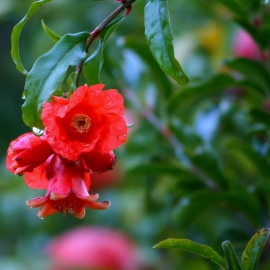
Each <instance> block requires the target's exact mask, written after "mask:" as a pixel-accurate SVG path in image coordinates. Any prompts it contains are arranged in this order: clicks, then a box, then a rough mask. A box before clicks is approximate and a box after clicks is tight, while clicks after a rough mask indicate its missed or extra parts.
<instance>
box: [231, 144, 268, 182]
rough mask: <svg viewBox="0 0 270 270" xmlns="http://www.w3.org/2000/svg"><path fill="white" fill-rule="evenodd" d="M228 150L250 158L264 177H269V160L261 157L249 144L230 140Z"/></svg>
mask: <svg viewBox="0 0 270 270" xmlns="http://www.w3.org/2000/svg"><path fill="white" fill-rule="evenodd" d="M226 148H227V149H228V150H231V151H234V152H236V153H240V154H242V155H243V156H244V157H246V158H248V159H249V160H250V161H251V162H252V163H253V164H254V165H255V168H256V169H257V171H258V172H259V173H260V174H261V175H262V176H265V177H268V175H269V162H268V160H267V158H266V157H263V156H261V155H259V154H258V152H256V151H255V150H254V149H253V147H252V146H251V145H250V144H249V143H247V142H244V141H241V140H239V139H230V140H228V141H227V142H226Z"/></svg>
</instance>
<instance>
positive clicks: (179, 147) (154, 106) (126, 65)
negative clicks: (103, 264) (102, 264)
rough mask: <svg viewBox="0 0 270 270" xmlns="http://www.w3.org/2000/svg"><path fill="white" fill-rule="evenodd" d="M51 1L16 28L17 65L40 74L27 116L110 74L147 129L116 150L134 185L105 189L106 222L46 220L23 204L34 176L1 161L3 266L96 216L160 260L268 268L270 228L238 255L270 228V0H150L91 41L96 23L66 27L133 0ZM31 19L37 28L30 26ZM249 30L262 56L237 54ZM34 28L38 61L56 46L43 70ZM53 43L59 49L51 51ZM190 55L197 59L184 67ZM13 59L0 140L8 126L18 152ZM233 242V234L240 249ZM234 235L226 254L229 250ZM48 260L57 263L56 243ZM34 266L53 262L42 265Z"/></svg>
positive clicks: (125, 180) (151, 263) (29, 92)
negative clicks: (241, 34) (11, 170)
mask: <svg viewBox="0 0 270 270" xmlns="http://www.w3.org/2000/svg"><path fill="white" fill-rule="evenodd" d="M26 2H27V1H10V3H12V4H10V5H11V6H12V5H13V8H12V10H11V11H12V12H11V11H10V13H7V16H3V18H2V24H3V27H4V22H5V21H6V22H9V20H10V19H9V20H8V18H15V19H16V18H17V17H18V18H21V17H22V16H23V15H22V11H23V10H26V9H27V7H26V6H27V3H26ZM48 2H49V1H36V2H34V3H33V4H32V5H31V7H30V8H29V10H28V11H27V14H26V16H25V17H24V18H23V20H22V21H21V22H20V23H18V24H17V25H16V26H15V27H14V30H13V32H12V58H13V61H14V62H15V65H16V67H17V69H18V70H19V71H20V72H21V73H23V74H24V75H28V76H27V79H26V83H25V87H24V89H25V91H24V97H25V101H24V104H23V108H22V109H23V119H24V121H25V123H26V124H27V125H28V126H29V127H31V128H32V127H37V128H39V129H42V128H43V125H42V122H41V120H40V114H41V111H42V104H43V103H44V102H46V101H50V97H51V95H58V96H63V95H64V96H65V97H67V98H69V97H70V95H71V94H72V93H73V91H75V90H76V88H77V87H78V86H79V85H80V84H84V83H85V82H86V83H87V84H95V83H100V82H101V83H104V84H106V89H109V88H116V89H118V91H119V92H120V93H122V94H123V96H124V99H125V106H126V108H127V113H131V116H132V119H131V120H128V121H127V122H128V123H130V122H131V123H134V125H133V127H131V128H130V129H129V136H128V141H127V142H126V143H125V146H124V147H123V148H121V149H119V150H118V151H117V153H116V154H117V165H116V166H119V167H117V169H119V171H120V173H119V175H117V177H116V178H117V180H114V181H118V180H119V179H121V180H122V181H121V182H117V184H111V186H109V188H107V189H105V190H101V192H100V193H101V198H102V199H107V197H108V198H109V199H110V200H111V201H112V207H111V208H110V209H109V210H108V211H107V212H106V214H105V217H106V219H104V213H96V212H94V211H91V212H89V213H87V215H86V218H85V219H84V220H80V221H77V220H74V219H72V218H68V219H66V218H65V219H63V217H62V216H61V215H58V216H57V215H55V216H53V217H49V218H46V219H44V220H43V221H42V222H41V223H40V222H39V221H37V220H36V216H35V215H36V214H35V212H28V210H26V209H25V208H24V206H23V205H22V201H24V200H26V199H29V198H31V196H32V197H34V196H35V194H36V193H35V191H33V190H30V191H26V188H25V185H24V183H23V181H22V179H19V178H18V179H17V178H16V179H13V178H12V179H11V176H7V174H6V173H4V169H1V170H0V176H1V179H4V180H3V181H2V182H1V191H0V195H1V197H0V215H1V216H3V217H5V219H3V222H2V223H1V225H0V229H1V231H2V232H8V233H7V236H5V235H4V233H3V242H2V244H0V248H1V247H2V250H3V256H1V258H0V268H3V269H8V268H7V267H2V264H1V263H2V262H3V260H5V258H7V259H6V260H8V262H21V260H24V261H23V262H22V263H18V264H16V266H17V268H16V267H14V269H15V268H16V269H18V270H21V268H20V267H21V266H20V265H24V262H25V261H27V259H25V258H28V257H31V256H32V254H35V252H39V251H40V250H44V246H45V245H46V244H47V242H49V239H50V238H52V237H54V236H55V235H57V234H59V233H61V232H63V231H64V230H68V229H71V228H73V227H75V226H80V225H86V226H90V225H95V226H108V227H112V228H117V229H119V230H123V231H125V232H126V233H129V234H130V235H131V236H132V237H133V238H134V239H135V242H136V244H137V245H138V246H139V248H140V249H141V251H140V253H141V254H143V255H144V256H143V263H142V264H143V266H145V268H147V269H148V268H149V269H150V268H151V269H153V270H163V269H172V270H173V269H178V268H179V267H180V266H181V268H183V269H185V270H194V269H200V270H201V269H202V270H210V269H217V267H219V266H220V267H221V268H223V269H229V270H231V269H232V270H239V269H246V270H251V269H254V270H255V269H256V267H257V269H262V270H265V269H268V267H269V263H270V261H269V256H261V257H260V255H261V253H262V251H263V247H264V245H265V243H266V241H267V239H268V235H269V229H263V230H261V231H259V232H258V233H257V234H255V235H254V237H253V238H252V239H251V240H250V242H249V244H248V245H247V247H246V249H245V251H244V253H243V256H242V262H241V263H240V265H239V263H238V256H239V254H241V253H242V251H243V250H244V248H245V247H244V246H243V243H247V242H248V239H249V238H250V235H251V234H253V233H254V232H256V230H257V229H258V228H263V227H266V226H268V225H269V224H268V220H269V216H270V198H269V192H270V182H269V166H270V158H269V157H270V139H269V138H270V137H269V136H270V132H269V127H270V113H269V112H270V102H269V96H270V95H269V89H270V79H269V78H270V68H269V54H268V53H269V47H270V35H269V29H270V4H269V3H268V4H266V3H265V2H264V1H258V0H211V1H210V0H209V4H207V5H206V4H205V1H198V0H190V1H185V0H170V1H165V0H152V1H149V3H147V4H146V6H145V1H136V2H135V3H134V5H133V9H132V12H131V13H130V15H129V16H127V17H126V18H125V20H123V17H121V16H120V17H119V16H118V17H116V18H118V19H115V20H113V21H112V22H111V23H110V24H108V25H107V26H106V27H105V28H103V29H102V31H101V32H100V35H99V36H97V37H96V39H95V41H96V43H92V44H91V47H90V48H89V50H88V48H86V45H87V41H88V40H89V39H88V38H89V37H91V36H90V34H89V33H88V32H82V33H81V32H80V33H76V34H65V35H63V36H62V37H60V36H58V35H57V34H56V33H70V31H72V32H76V31H80V29H86V30H87V31H91V30H93V29H95V28H96V27H97V26H98V25H99V23H100V22H102V21H103V20H104V18H105V17H106V16H107V15H108V14H110V13H111V12H112V10H113V9H114V8H115V6H118V5H121V4H119V3H115V2H114V1H100V2H99V1H78V2H76V4H75V2H74V1H68V0H65V4H63V1H60V0H59V1H57V0H56V1H53V2H52V3H51V5H47V6H46V8H44V9H42V12H35V11H37V10H38V9H39V7H41V6H42V5H44V4H45V3H48ZM168 4H169V5H168ZM3 10H4V9H3ZM70 10H71V11H72V12H70ZM143 11H145V17H143ZM3 12H4V11H3ZM14 13H15V14H14ZM33 13H35V16H32V14H33ZM30 16H31V20H32V21H33V23H32V26H31V24H29V28H28V27H24V25H25V23H26V22H27V21H28V19H29V17H30ZM103 17H104V18H103ZM43 19H44V21H45V22H46V25H45V23H44V21H43ZM41 20H42V28H43V30H44V32H45V35H44V33H43V31H42V29H41V27H40V21H41ZM59 22H61V23H59ZM120 23H121V24H120ZM171 23H172V25H171ZM14 24H16V22H14ZM47 24H48V26H49V27H50V28H49V27H48V26H47ZM217 25H219V26H221V27H220V28H218V27H217ZM27 26H28V24H27ZM118 26H119V27H118ZM0 27H1V24H0ZM239 28H241V29H242V30H243V29H245V30H246V31H247V32H248V33H249V34H250V35H251V36H252V37H253V40H254V42H255V44H257V46H258V47H259V48H260V49H261V52H260V54H259V55H258V56H256V57H254V56H250V58H244V57H239V56H238V55H234V51H233V46H234V42H235V36H236V35H237V30H238V29H239ZM7 29H9V28H8V26H6V28H4V30H5V31H7ZM22 29H23V31H25V32H24V34H25V36H26V37H27V38H25V39H24V40H22V41H23V42H20V46H21V47H20V49H21V50H20V52H21V53H24V55H26V56H27V58H25V59H27V61H29V63H31V62H32V61H33V59H36V58H37V55H41V54H42V55H41V56H40V57H39V58H38V59H37V60H36V62H35V64H34V66H33V68H32V69H31V71H30V72H29V74H28V72H27V71H26V69H25V68H24V66H23V65H22V62H21V60H20V55H19V37H20V34H21V31H22ZM51 29H54V30H55V32H54V31H52V30H51ZM74 29H75V31H74ZM78 29H79V30H78ZM144 29H145V33H144ZM172 29H173V30H174V37H173V35H172V32H173V31H172ZM1 30H2V29H1ZM5 31H3V33H6V32H5ZM213 32H214V33H213ZM40 33H41V34H40ZM112 33H114V34H113V35H112ZM48 37H49V38H48ZM145 37H146V38H145ZM51 40H53V41H54V42H55V44H54V46H53V47H52V48H51V49H50V50H49V51H48V52H47V53H44V49H45V48H48V47H49V46H51ZM3 42H4V41H3ZM173 42H174V44H173ZM243 43H244V42H243ZM105 45H106V46H105ZM6 47H7V48H9V45H8V44H7V45H5V43H3V50H4V49H5V48H6ZM87 50H88V52H87ZM5 54H6V53H3V55H5ZM179 55H180V56H179ZM0 57H2V55H0ZM178 57H179V58H180V59H183V60H181V65H180V64H179V63H178V62H177V60H176V58H178ZM252 57H253V58H252ZM22 59H24V58H23V57H22ZM0 60H1V61H2V63H5V64H4V65H3V67H4V68H3V69H2V70H1V74H2V77H1V80H0V83H2V87H1V89H3V91H2V93H1V96H2V97H3V102H2V106H0V107H1V108H0V110H1V111H0V112H1V113H0V117H2V118H1V123H2V126H3V128H2V129H1V131H0V136H1V134H2V133H5V136H3V135H2V136H1V138H0V139H1V144H0V146H2V144H3V149H5V151H6V148H7V147H8V142H9V141H11V140H13V139H14V137H15V136H17V134H19V132H21V133H22V132H25V130H24V129H22V130H19V128H18V124H17V122H18V119H19V118H20V115H15V114H14V113H13V110H10V108H16V107H18V106H20V105H21V101H20V100H17V101H16V98H15V96H17V97H18V89H23V84H22V82H21V83H20V84H19V82H18V81H19V77H17V76H18V75H17V73H15V74H13V72H14V71H13V70H12V67H13V66H12V65H9V64H8V62H7V60H5V58H4V57H3V60H2V58H0ZM26 64H27V63H26ZM74 67H75V68H74ZM182 67H183V68H182ZM183 70H185V72H186V73H187V74H188V75H189V79H190V83H189V85H188V86H184V85H185V84H186V83H187V82H188V78H187V76H186V75H185V73H184V72H183ZM14 78H16V80H15V79H14ZM171 78H172V79H174V80H175V81H176V82H177V84H176V83H175V82H174V81H173V80H171ZM17 79H18V80H17ZM8 82H9V83H8ZM10 82H12V83H10ZM15 83H16V84H15ZM179 84H180V85H179ZM5 89H9V91H10V92H9V91H4V90H5ZM13 96H14V98H13ZM18 99H19V98H18ZM14 102H17V103H14ZM14 119H16V122H15V120H14ZM38 131H39V130H38ZM1 132H2V133H1ZM7 140H8V141H7ZM4 154H5V153H4V152H3V155H4ZM3 162H4V161H3ZM117 169H116V170H114V171H113V173H114V172H118V171H117ZM102 176H103V175H102ZM108 179H109V177H108ZM11 183H12V184H11ZM93 186H94V185H93ZM90 192H96V190H94V188H93V190H92V189H91V190H90ZM98 192H99V190H98ZM18 198H19V199H20V201H16V199H18ZM7 221H8V222H7ZM18 222H19V223H20V234H18V226H17V224H18ZM10 224H11V226H10ZM169 237H174V239H171V238H170V239H169V240H165V241H162V242H161V243H159V244H158V245H156V246H155V248H156V249H155V250H153V251H152V250H151V249H150V248H149V247H150V246H152V245H153V243H157V242H158V241H160V239H167V238H169ZM177 238H179V239H177ZM180 238H181V239H180ZM182 238H184V239H182ZM187 238H190V239H192V240H194V241H195V242H198V243H208V244H209V246H211V247H213V248H210V247H208V246H204V245H199V244H196V243H195V242H192V241H190V240H187ZM224 239H230V241H231V242H232V243H233V245H234V248H233V247H232V245H231V243H230V242H229V241H225V242H224ZM221 242H223V244H222V248H223V250H224V253H225V256H224V259H223V258H222V257H221V256H220V255H219V254H222V248H221V246H220V243H221ZM267 245H268V244H267ZM267 245H266V246H265V247H267ZM25 246H27V248H25ZM161 247H164V248H165V247H166V248H168V247H173V248H175V247H177V248H180V249H182V250H185V251H189V252H192V253H196V254H199V255H202V256H203V257H204V258H203V259H200V258H199V259H197V257H198V256H195V257H194V255H193V254H192V255H191V256H192V257H189V256H186V254H184V255H183V254H182V253H181V252H180V253H178V251H177V250H174V251H172V250H164V249H162V250H158V248H161ZM265 249H266V248H265ZM36 250H38V251H36ZM215 250H216V251H215ZM266 252H269V251H268V250H266ZM40 254H41V251H40ZM35 255H36V254H35ZM263 255H264V254H263ZM33 257H34V258H36V256H33ZM42 257H43V260H44V261H45V264H46V262H47V261H46V260H47V258H45V257H44V255H43V253H42ZM2 258H3V259H2ZM22 258H23V259H22ZM205 258H208V259H209V260H206V259H205ZM213 258H214V259H213ZM259 258H260V260H259ZM210 260H212V261H213V262H215V263H216V265H213V266H212V263H211V261H210ZM227 263H228V265H227ZM6 265H7V263H6ZM46 266H47V265H46ZM27 267H28V264H27ZM215 267H216V268H215ZM27 269H46V267H43V268H42V267H39V266H36V264H34V266H32V268H30V266H29V267H28V268H27ZM218 269H220V268H218Z"/></svg>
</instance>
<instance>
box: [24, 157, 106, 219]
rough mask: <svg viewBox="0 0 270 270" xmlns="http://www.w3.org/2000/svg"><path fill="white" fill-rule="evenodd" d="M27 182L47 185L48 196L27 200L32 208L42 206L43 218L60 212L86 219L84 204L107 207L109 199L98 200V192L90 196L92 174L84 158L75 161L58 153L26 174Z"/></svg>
mask: <svg viewBox="0 0 270 270" xmlns="http://www.w3.org/2000/svg"><path fill="white" fill-rule="evenodd" d="M25 182H26V184H27V185H28V186H29V187H31V188H33V187H34V188H46V189H47V193H46V195H45V196H42V197H38V198H35V199H32V200H28V201H27V202H26V203H27V205H28V206H29V207H34V208H36V207H41V206H42V209H41V210H40V211H39V212H38V216H39V217H40V218H44V217H46V216H48V215H52V214H54V213H56V212H61V213H63V214H64V215H73V216H75V217H77V218H83V217H84V214H85V206H87V207H89V208H92V209H97V210H105V209H107V208H108V207H109V206H110V202H107V201H104V202H97V200H98V198H99V196H98V194H94V195H90V194H89V193H88V191H87V190H88V189H89V187H90V174H89V172H85V169H84V164H83V162H82V160H81V159H79V160H77V161H75V162H73V161H68V160H65V159H62V158H60V157H59V156H57V155H52V156H51V157H49V158H48V159H47V161H46V163H45V164H43V165H41V166H39V167H37V168H36V169H35V170H34V171H33V172H32V173H26V174H25Z"/></svg>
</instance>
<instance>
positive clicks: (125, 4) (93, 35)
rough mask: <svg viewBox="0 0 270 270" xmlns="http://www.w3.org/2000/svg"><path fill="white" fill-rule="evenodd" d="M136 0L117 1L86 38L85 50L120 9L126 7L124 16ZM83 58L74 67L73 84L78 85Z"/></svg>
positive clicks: (122, 9) (87, 49)
mask: <svg viewBox="0 0 270 270" xmlns="http://www.w3.org/2000/svg"><path fill="white" fill-rule="evenodd" d="M135 1H136V0H120V1H117V2H120V3H121V5H120V6H119V7H118V8H117V9H115V10H114V11H113V12H112V13H111V14H110V15H109V16H108V17H107V18H106V19H105V20H104V21H103V22H102V23H101V24H99V25H98V26H97V27H96V28H95V29H94V30H93V31H92V32H91V33H90V34H91V35H90V37H89V38H88V39H87V41H86V47H85V50H86V52H88V51H89V47H90V45H91V44H92V43H93V41H94V40H95V39H96V38H98V37H99V35H100V33H101V32H102V30H103V29H104V28H105V27H106V26H107V25H108V24H109V23H110V22H112V20H113V19H115V18H116V17H117V16H118V15H119V14H120V13H121V12H122V11H124V10H125V9H127V12H126V13H125V14H124V15H125V16H126V15H128V14H129V12H130V10H131V6H132V4H133V3H134V2H135ZM84 61H85V60H83V61H82V62H80V63H79V64H78V66H77V68H76V78H75V85H76V86H78V84H79V79H80V74H81V71H82V67H83V63H84Z"/></svg>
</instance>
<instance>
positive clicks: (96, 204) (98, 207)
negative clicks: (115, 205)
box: [85, 201, 111, 210]
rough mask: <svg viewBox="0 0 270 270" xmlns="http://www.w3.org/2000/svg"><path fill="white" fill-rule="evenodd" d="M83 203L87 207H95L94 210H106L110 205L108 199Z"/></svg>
mask: <svg viewBox="0 0 270 270" xmlns="http://www.w3.org/2000/svg"><path fill="white" fill-rule="evenodd" d="M85 205H86V206H88V207H89V208H91V209H95V210H106V209H108V208H109V207H110V206H111V203H110V202H109V201H103V202H88V201H85Z"/></svg>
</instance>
